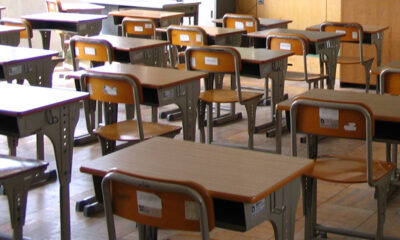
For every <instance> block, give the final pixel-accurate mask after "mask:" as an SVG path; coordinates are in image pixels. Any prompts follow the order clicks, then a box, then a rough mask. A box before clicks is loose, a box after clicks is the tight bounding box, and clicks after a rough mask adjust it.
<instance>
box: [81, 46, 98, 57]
mask: <svg viewBox="0 0 400 240" xmlns="http://www.w3.org/2000/svg"><path fill="white" fill-rule="evenodd" d="M83 51H84V52H85V54H86V55H92V56H94V55H96V49H94V48H91V47H85V48H84V49H83Z"/></svg>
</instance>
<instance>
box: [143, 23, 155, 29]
mask: <svg viewBox="0 0 400 240" xmlns="http://www.w3.org/2000/svg"><path fill="white" fill-rule="evenodd" d="M144 28H153V25H151V24H150V23H146V24H145V25H144Z"/></svg>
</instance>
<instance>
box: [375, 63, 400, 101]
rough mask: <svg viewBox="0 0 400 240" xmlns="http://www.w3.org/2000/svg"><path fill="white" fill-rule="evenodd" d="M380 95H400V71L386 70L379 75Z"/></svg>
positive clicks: (396, 69)
mask: <svg viewBox="0 0 400 240" xmlns="http://www.w3.org/2000/svg"><path fill="white" fill-rule="evenodd" d="M379 91H380V94H384V93H389V94H392V95H400V69H398V68H385V69H383V70H382V71H381V73H380V74H379Z"/></svg>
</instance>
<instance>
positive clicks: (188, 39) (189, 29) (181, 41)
mask: <svg viewBox="0 0 400 240" xmlns="http://www.w3.org/2000/svg"><path fill="white" fill-rule="evenodd" d="M167 36H168V40H169V41H170V42H171V44H172V45H176V46H204V45H207V33H206V32H205V31H204V29H202V28H201V27H197V26H184V27H183V26H176V25H171V26H169V27H168V29H167Z"/></svg>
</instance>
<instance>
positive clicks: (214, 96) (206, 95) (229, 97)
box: [199, 89, 263, 103]
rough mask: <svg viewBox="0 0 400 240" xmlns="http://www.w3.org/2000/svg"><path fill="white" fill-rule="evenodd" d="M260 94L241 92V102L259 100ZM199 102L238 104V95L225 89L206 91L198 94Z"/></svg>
mask: <svg viewBox="0 0 400 240" xmlns="http://www.w3.org/2000/svg"><path fill="white" fill-rule="evenodd" d="M262 95H263V94H262V93H256V92H243V91H242V99H243V101H248V100H251V99H254V98H261V97H262ZM199 99H200V100H203V101H205V102H215V103H235V102H239V99H238V94H237V92H236V91H235V90H226V89H218V90H207V91H204V92H201V93H200V96H199Z"/></svg>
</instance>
